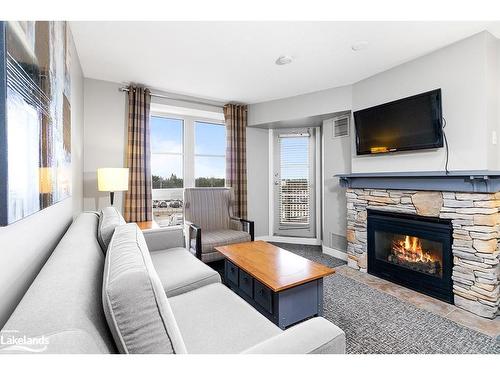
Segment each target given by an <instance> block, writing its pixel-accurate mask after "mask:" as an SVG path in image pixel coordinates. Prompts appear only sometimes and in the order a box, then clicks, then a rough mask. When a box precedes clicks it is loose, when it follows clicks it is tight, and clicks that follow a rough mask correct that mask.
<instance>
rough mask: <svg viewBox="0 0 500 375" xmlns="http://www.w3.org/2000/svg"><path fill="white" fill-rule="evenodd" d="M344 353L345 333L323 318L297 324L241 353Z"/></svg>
mask: <svg viewBox="0 0 500 375" xmlns="http://www.w3.org/2000/svg"><path fill="white" fill-rule="evenodd" d="M309 353H311V354H344V353H345V333H344V331H342V330H341V329H340V328H339V327H337V326H336V325H334V324H333V323H330V322H329V321H328V320H326V319H324V318H313V319H310V320H307V321H305V322H302V323H300V324H297V325H296V326H293V327H291V328H288V329H287V330H286V331H283V332H282V333H280V334H279V335H276V336H273V337H271V338H269V339H267V340H265V341H262V342H261V343H259V344H257V345H254V346H252V347H251V348H249V349H247V350H245V351H244V352H243V354H309Z"/></svg>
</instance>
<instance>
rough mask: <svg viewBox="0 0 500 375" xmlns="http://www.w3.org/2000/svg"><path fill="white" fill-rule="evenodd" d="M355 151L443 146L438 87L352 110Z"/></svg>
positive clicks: (369, 152) (375, 151) (383, 150)
mask: <svg viewBox="0 0 500 375" xmlns="http://www.w3.org/2000/svg"><path fill="white" fill-rule="evenodd" d="M354 123H355V127H356V151H357V154H358V155H367V154H380V153H386V152H395V151H408V150H419V149H429V148H438V147H443V128H442V109H441V89H438V90H433V91H429V92H425V93H423V94H419V95H415V96H411V97H408V98H404V99H400V100H396V101H394V102H390V103H386V104H382V105H378V106H376V107H371V108H367V109H363V110H360V111H356V112H354Z"/></svg>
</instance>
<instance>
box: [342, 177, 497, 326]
mask: <svg viewBox="0 0 500 375" xmlns="http://www.w3.org/2000/svg"><path fill="white" fill-rule="evenodd" d="M347 176H349V178H346V176H345V175H344V176H339V177H341V184H342V185H343V186H346V187H348V189H347V191H346V196H347V241H348V248H347V253H348V265H349V266H350V267H352V268H355V269H358V270H359V271H361V272H367V271H370V273H374V274H376V275H377V273H376V271H375V272H371V270H372V269H373V267H372V266H376V264H371V263H370V262H376V257H374V256H373V254H372V255H370V256H369V255H368V242H369V238H368V232H369V230H368V216H369V215H374V214H375V215H377V214H384V213H390V214H395V215H398V214H401V215H402V217H404V218H408V217H411V218H413V219H415V218H416V219H417V221H418V220H419V219H421V220H420V221H421V222H422V223H424V222H429V221H434V222H436V223H441V224H443V225H445V226H446V223H448V225H449V228H450V231H451V252H452V253H451V256H450V263H451V264H450V265H449V268H450V269H449V271H447V270H446V268H445V267H446V265H445V264H444V263H445V261H444V260H443V255H442V253H440V251H442V250H440V249H441V247H440V246H442V243H443V241H442V238H441V239H440V238H438V237H432V235H431V236H429V235H425V236H420V237H419V236H418V235H417V234H418V233H420V232H415V231H413V232H412V231H411V230H410V231H409V232H408V233H406V234H404V233H399V234H400V235H399V236H398V235H393V236H392V237H387V238H383V237H384V236H382V237H381V239H379V241H385V245H383V246H379V247H382V248H384V247H385V248H386V249H387V248H388V247H390V250H389V251H388V250H384V251H386V253H384V254H382V255H380V258H385V259H383V261H384V263H385V264H387V263H395V264H396V266H397V267H400V269H403V268H406V269H410V270H413V271H420V272H421V273H422V272H423V273H424V274H427V275H425V276H426V277H427V276H428V277H429V278H431V279H432V277H433V275H432V274H439V273H441V276H442V275H443V272H444V273H446V272H450V273H451V284H450V288H451V294H452V298H451V299H449V300H448V302H450V303H454V304H455V305H456V306H458V307H461V308H463V309H465V310H468V311H470V312H472V313H474V314H477V315H480V316H482V317H486V318H494V317H495V316H497V314H500V313H499V304H500V265H499V259H500V250H499V247H498V239H499V231H500V214H499V207H500V193H498V192H489V191H486V192H463V191H460V190H465V189H470V188H473V189H474V190H491V186H486V188H484V187H483V188H479V189H478V188H477V186H474V185H473V184H472V185H471V187H467V186H466V187H465V189H463V188H462V187H460V189H458V188H457V186H458V185H456V186H455V185H454V184H453V183H451V184H450V183H449V181H448V182H446V183H443V184H441V185H439V184H436V183H435V182H433V183H431V185H432V186H431V185H428V184H427V185H426V184H422V183H417V184H414V183H413V184H412V186H415V185H416V186H417V187H420V188H426V187H432V189H436V188H437V187H439V186H442V187H445V186H446V189H449V188H450V187H455V188H457V191H445V190H444V189H443V190H442V191H428V190H423V189H422V190H420V189H414V190H409V189H408V185H405V184H401V183H400V182H401V181H400V180H398V181H399V183H398V184H397V186H398V187H399V188H397V189H396V188H392V186H391V185H394V184H392V183H391V181H392V180H391V179H387V178H385V179H383V181H381V180H380V179H379V180H378V181H377V182H376V183H368V182H367V179H366V178H364V180H363V181H356V183H353V180H352V178H353V176H355V175H347ZM371 177H372V176H370V178H371ZM461 179H462V181H466V184H467V183H468V182H467V179H465V180H464V178H461ZM442 180H443V181H445V180H446V179H445V178H442ZM373 181H375V180H373ZM384 181H385V183H386V185H387V188H381V187H380V186H381V184H383V183H384ZM419 181H420V180H419ZM387 182H389V183H387ZM413 182H415V181H413ZM469 182H470V181H469ZM409 183H411V181H409ZM461 183H462V184H463V182H461ZM364 186H367V187H364ZM401 187H402V188H401ZM379 216H380V215H379ZM382 232H383V231H382ZM397 234H398V233H397ZM372 240H374V239H373V238H372ZM424 247H425V249H423V248H424ZM379 260H380V259H379ZM415 260H418V261H417V262H415ZM443 267H444V268H443ZM384 272H385V271H384ZM397 274H398V272H396V275H397ZM378 275H380V274H378ZM383 276H384V275H382V277H383ZM391 281H394V282H398V283H400V284H403V285H406V286H408V287H410V288H411V287H412V285H409V284H408V280H407V279H405V280H403V282H402V281H401V280H397V279H396V280H391ZM405 282H406V283H405ZM410 282H411V281H410ZM413 289H418V288H413ZM428 294H430V295H432V293H428ZM434 296H436V297H438V298H440V297H439V296H437V295H436V294H434ZM441 299H445V298H441ZM445 300H446V299H445Z"/></svg>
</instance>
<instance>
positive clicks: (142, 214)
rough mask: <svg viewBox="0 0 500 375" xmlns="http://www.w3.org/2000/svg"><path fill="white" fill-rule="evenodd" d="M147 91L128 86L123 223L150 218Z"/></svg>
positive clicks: (151, 216) (151, 205)
mask: <svg viewBox="0 0 500 375" xmlns="http://www.w3.org/2000/svg"><path fill="white" fill-rule="evenodd" d="M150 94H151V93H150V92H149V90H148V89H145V88H142V87H133V86H130V87H129V92H128V147H127V167H128V168H129V189H128V191H127V192H126V193H125V209H124V213H123V214H124V217H125V220H126V221H127V222H138V221H151V220H153V204H152V192H151V150H150V145H149V107H150V104H151V95H150Z"/></svg>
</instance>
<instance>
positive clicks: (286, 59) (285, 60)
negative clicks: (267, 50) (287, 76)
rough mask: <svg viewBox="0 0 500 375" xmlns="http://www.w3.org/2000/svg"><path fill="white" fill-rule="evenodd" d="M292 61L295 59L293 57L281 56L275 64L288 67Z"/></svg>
mask: <svg viewBox="0 0 500 375" xmlns="http://www.w3.org/2000/svg"><path fill="white" fill-rule="evenodd" d="M292 61H293V57H292V56H288V55H281V56H280V57H278V58H277V59H276V61H275V62H274V63H275V64H276V65H287V64H290V63H291V62H292Z"/></svg>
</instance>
